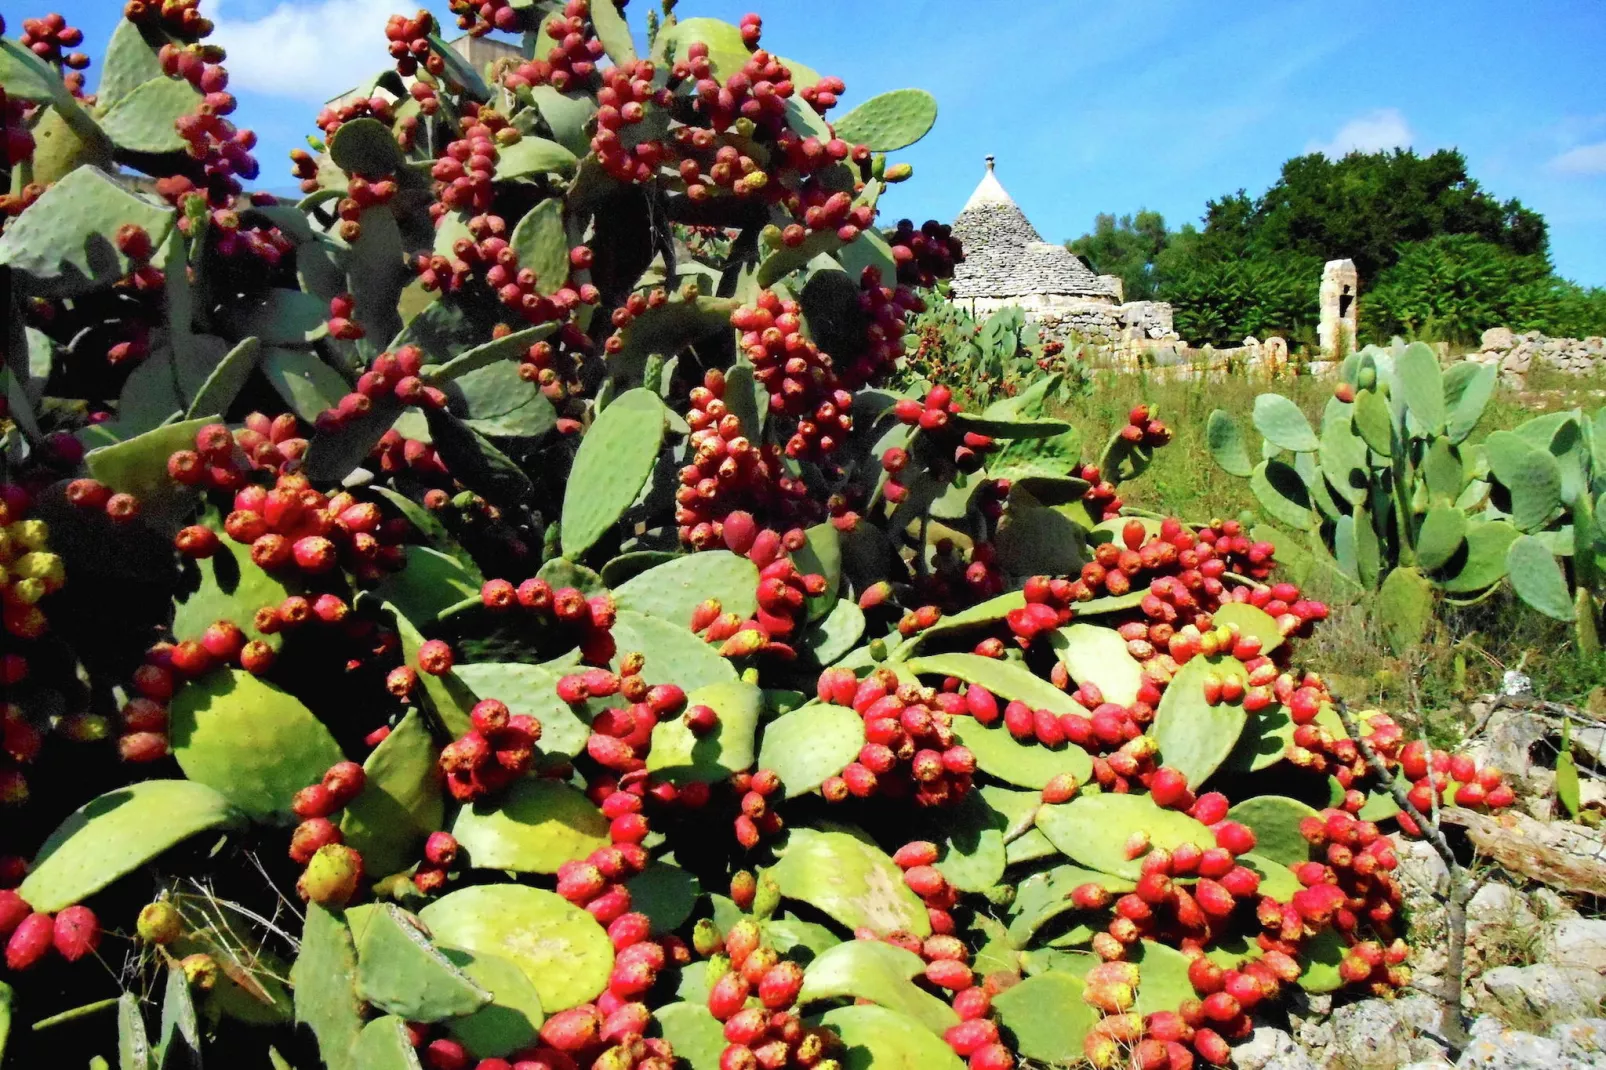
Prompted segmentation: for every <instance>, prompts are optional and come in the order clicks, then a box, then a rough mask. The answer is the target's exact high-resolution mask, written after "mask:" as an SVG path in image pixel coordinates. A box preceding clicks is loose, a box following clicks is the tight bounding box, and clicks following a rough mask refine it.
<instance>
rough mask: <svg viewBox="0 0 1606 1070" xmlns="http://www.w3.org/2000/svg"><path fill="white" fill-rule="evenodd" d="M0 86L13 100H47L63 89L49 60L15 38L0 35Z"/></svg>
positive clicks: (57, 95)
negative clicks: (13, 39) (31, 50)
mask: <svg viewBox="0 0 1606 1070" xmlns="http://www.w3.org/2000/svg"><path fill="white" fill-rule="evenodd" d="M0 86H4V87H5V90H6V96H8V97H10V98H11V99H12V100H29V101H49V100H54V99H56V98H58V97H60V96H61V95H62V94H64V93H65V92H66V89H65V87H64V86H63V85H62V81H61V78H60V76H58V75H57V74H56V72H55V70H53V69H52V68H51V67H50V65H49V64H47V63H45V61H44V60H42V59H40V58H39V57H38V56H35V55H34V54H33V53H32V52H30V51H29V50H28V49H26V48H24V47H22V46H21V45H20V44H18V43H17V42H15V41H8V40H5V39H3V38H0Z"/></svg>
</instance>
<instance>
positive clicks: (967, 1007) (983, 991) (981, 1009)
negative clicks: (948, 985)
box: [954, 985, 993, 1022]
mask: <svg viewBox="0 0 1606 1070" xmlns="http://www.w3.org/2000/svg"><path fill="white" fill-rule="evenodd" d="M992 1009H993V996H992V993H991V992H988V991H987V987H986V986H985V985H976V986H974V987H972V988H967V989H965V990H964V991H963V992H957V993H955V994H954V1013H955V1014H957V1015H959V1020H960V1021H963V1022H968V1021H972V1020H974V1019H977V1018H985V1017H987V1014H988V1012H990V1011H991V1010H992Z"/></svg>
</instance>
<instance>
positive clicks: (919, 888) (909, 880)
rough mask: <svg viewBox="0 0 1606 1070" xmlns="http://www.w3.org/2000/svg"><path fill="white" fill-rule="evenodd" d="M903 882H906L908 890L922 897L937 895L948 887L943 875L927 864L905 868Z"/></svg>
mask: <svg viewBox="0 0 1606 1070" xmlns="http://www.w3.org/2000/svg"><path fill="white" fill-rule="evenodd" d="M903 883H905V884H907V885H908V886H909V890H910V891H912V892H914V893H915V894H916V895H918V896H920V898H922V899H931V898H934V897H936V896H939V895H941V894H942V892H943V890H944V889H945V888H947V887H948V882H947V881H946V880H945V879H944V878H943V875H942V874H941V873H939V872H937V870H936V869H935V868H934V867H932V866H929V865H923V866H913V867H911V868H910V869H907V870H905V871H904V874H903Z"/></svg>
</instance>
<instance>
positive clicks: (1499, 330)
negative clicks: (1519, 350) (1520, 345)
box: [1482, 327, 1517, 351]
mask: <svg viewBox="0 0 1606 1070" xmlns="http://www.w3.org/2000/svg"><path fill="white" fill-rule="evenodd" d="M1516 344H1517V339H1516V336H1515V335H1513V334H1512V333H1511V328H1510V327H1490V328H1489V329H1488V330H1487V331H1484V332H1483V346H1482V348H1483V349H1484V350H1485V351H1488V350H1490V349H1510V348H1511V347H1512V346H1514V345H1516Z"/></svg>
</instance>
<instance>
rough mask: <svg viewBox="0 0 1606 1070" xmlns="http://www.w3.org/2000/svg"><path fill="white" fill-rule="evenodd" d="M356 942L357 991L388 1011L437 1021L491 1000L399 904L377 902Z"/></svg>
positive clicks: (426, 1020) (428, 1020) (364, 997)
mask: <svg viewBox="0 0 1606 1070" xmlns="http://www.w3.org/2000/svg"><path fill="white" fill-rule="evenodd" d="M356 944H357V994H358V995H359V996H361V997H362V998H363V999H365V1000H367V1001H368V1002H369V1003H372V1004H373V1005H374V1006H375V1007H377V1008H378V1009H379V1010H381V1011H383V1012H384V1013H386V1014H396V1015H400V1016H401V1017H403V1018H406V1019H407V1020H408V1021H413V1022H438V1021H440V1020H441V1019H443V1018H459V1017H462V1016H463V1015H465V1014H472V1013H473V1012H474V1011H477V1010H479V1009H480V1008H481V1007H483V1006H485V1005H486V1004H487V1003H489V1002H490V1001H491V993H489V992H487V991H486V990H485V989H483V988H481V987H480V986H479V985H477V984H475V983H474V982H473V981H472V980H470V979H469V977H468V975H467V974H465V973H463V971H461V970H459V969H458V968H457V967H456V966H455V965H453V964H452V963H451V962H450V961H449V960H448V959H447V958H446V956H444V955H442V954H441V953H440V952H439V951H438V950H436V948H435V945H433V944H432V943H430V940H429V935H428V934H427V933H425V932H424V931H423V929H422V927H421V926H420V925H419V923H418V919H416V918H414V917H413V916H412V915H410V914H408V913H406V912H405V911H403V910H402V909H401V908H400V907H397V906H394V905H392V904H390V903H379V904H376V905H375V907H374V909H373V910H372V911H369V912H368V913H367V915H366V916H365V918H364V922H363V925H362V926H361V932H360V933H357V934H356Z"/></svg>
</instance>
